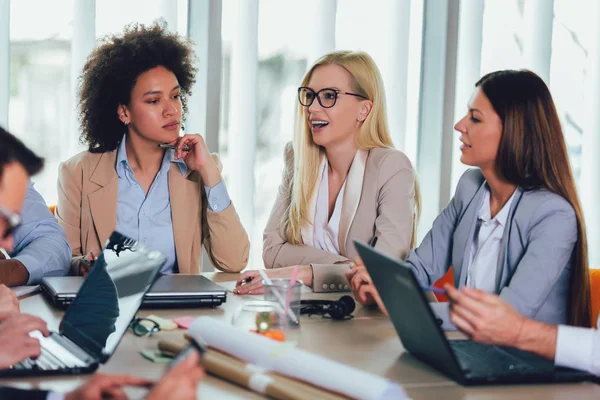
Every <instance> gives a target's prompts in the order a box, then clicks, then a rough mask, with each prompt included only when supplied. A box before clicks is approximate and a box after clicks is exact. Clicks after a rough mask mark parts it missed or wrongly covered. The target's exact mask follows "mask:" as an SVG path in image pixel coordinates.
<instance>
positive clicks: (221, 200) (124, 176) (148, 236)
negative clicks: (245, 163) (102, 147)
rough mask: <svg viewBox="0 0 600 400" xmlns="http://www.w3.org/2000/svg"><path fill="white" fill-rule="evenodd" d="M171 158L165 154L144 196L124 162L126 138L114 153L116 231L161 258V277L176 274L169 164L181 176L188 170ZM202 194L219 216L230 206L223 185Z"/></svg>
mask: <svg viewBox="0 0 600 400" xmlns="http://www.w3.org/2000/svg"><path fill="white" fill-rule="evenodd" d="M174 155H175V152H174V150H172V149H167V150H165V155H164V157H163V162H162V165H161V167H160V169H159V171H158V173H157V174H156V177H155V178H154V181H153V182H152V185H151V186H150V189H149V190H148V194H147V195H145V194H144V189H143V188H142V187H141V186H140V184H139V183H138V181H137V180H136V179H135V175H134V173H133V170H132V169H131V166H130V165H129V162H128V161H127V149H126V147H125V136H123V140H121V144H120V145H119V149H118V150H117V165H116V169H117V175H118V177H119V194H118V198H117V231H119V232H120V233H122V234H124V235H125V236H128V237H130V238H132V239H135V240H137V241H139V242H141V243H143V244H144V245H146V246H148V247H149V248H151V249H153V250H157V251H159V252H161V253H162V254H164V255H165V257H166V258H167V262H166V263H165V265H163V267H162V268H161V272H163V273H173V272H178V269H177V267H176V265H177V255H176V252H175V239H174V236H173V220H172V216H171V199H170V197H169V174H168V172H169V169H170V168H171V163H175V164H177V166H178V167H179V170H180V172H181V174H182V175H184V176H185V174H186V173H187V170H188V168H187V166H186V165H185V163H184V162H183V160H175V158H174ZM205 190H206V195H207V198H208V206H209V207H210V209H211V210H213V211H215V212H221V211H223V210H224V209H226V208H227V207H229V204H231V199H230V198H229V194H228V193H227V188H226V187H225V184H224V183H223V181H221V182H219V183H218V184H217V185H215V186H214V187H212V188H207V187H206V186H205Z"/></svg>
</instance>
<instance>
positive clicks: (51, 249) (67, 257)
mask: <svg viewBox="0 0 600 400" xmlns="http://www.w3.org/2000/svg"><path fill="white" fill-rule="evenodd" d="M22 214H23V224H22V225H21V226H20V227H19V228H17V229H16V230H15V234H14V243H15V247H14V249H13V251H12V253H10V256H11V257H12V258H14V259H15V260H19V261H20V262H21V263H22V264H23V265H24V266H25V268H26V269H27V271H28V272H29V280H28V281H27V284H28V285H35V284H38V283H40V281H41V280H42V278H43V277H45V276H63V275H67V274H68V272H69V267H70V266H71V254H72V253H71V246H69V242H68V241H67V235H66V234H65V231H64V230H63V229H62V228H61V227H60V225H59V224H58V221H57V220H56V218H55V217H54V215H52V213H51V212H50V210H49V209H48V205H47V204H46V202H45V201H44V199H43V197H42V196H41V195H40V194H39V193H38V192H36V190H35V189H34V188H33V184H31V183H30V184H29V187H28V188H27V197H26V198H25V203H24V204H23V213H22Z"/></svg>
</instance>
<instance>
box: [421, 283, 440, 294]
mask: <svg viewBox="0 0 600 400" xmlns="http://www.w3.org/2000/svg"><path fill="white" fill-rule="evenodd" d="M421 289H422V290H423V291H424V292H433V293H437V294H446V289H440V288H436V287H433V286H423V285H421Z"/></svg>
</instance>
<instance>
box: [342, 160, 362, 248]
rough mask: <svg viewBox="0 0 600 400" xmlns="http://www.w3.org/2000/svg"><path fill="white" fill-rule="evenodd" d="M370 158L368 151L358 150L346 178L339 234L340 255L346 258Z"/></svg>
mask: <svg viewBox="0 0 600 400" xmlns="http://www.w3.org/2000/svg"><path fill="white" fill-rule="evenodd" d="M368 157H369V151H368V150H358V151H357V152H356V155H355V156H354V160H353V161H352V166H351V167H350V171H349V172H348V176H347V177H346V189H345V191H344V199H343V200H342V215H341V217H340V226H339V233H338V245H339V246H340V254H342V255H343V256H346V239H347V238H348V233H349V231H350V226H351V225H352V221H353V220H354V216H355V215H356V210H357V209H358V204H359V203H360V197H361V195H362V189H363V179H364V177H365V168H366V166H367V158H368Z"/></svg>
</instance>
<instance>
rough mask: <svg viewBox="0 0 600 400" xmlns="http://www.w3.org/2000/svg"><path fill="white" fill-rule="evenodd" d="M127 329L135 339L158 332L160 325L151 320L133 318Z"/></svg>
mask: <svg viewBox="0 0 600 400" xmlns="http://www.w3.org/2000/svg"><path fill="white" fill-rule="evenodd" d="M129 329H131V331H132V332H133V334H134V335H135V336H137V337H144V336H152V335H154V334H155V333H158V332H160V325H159V324H158V322H156V321H154V320H152V319H148V318H134V319H132V320H131V322H130V323H129Z"/></svg>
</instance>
